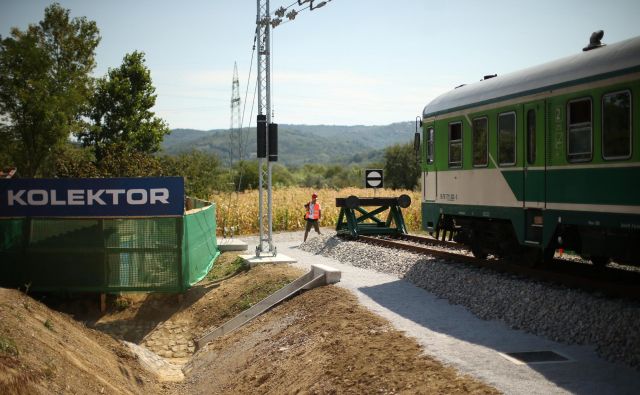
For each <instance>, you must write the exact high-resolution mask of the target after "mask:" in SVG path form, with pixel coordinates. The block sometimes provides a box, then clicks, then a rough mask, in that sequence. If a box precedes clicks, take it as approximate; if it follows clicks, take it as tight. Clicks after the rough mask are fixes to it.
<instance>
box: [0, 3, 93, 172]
mask: <svg viewBox="0 0 640 395" xmlns="http://www.w3.org/2000/svg"><path fill="white" fill-rule="evenodd" d="M99 42H100V36H99V32H98V27H97V26H96V23H95V22H93V21H88V20H87V19H86V18H84V17H82V18H73V19H70V18H69V10H67V9H64V8H62V7H61V6H60V5H59V4H57V3H55V4H53V5H51V6H49V7H47V8H46V9H45V12H44V20H43V21H41V22H40V23H39V24H38V25H34V24H32V25H29V27H28V28H27V30H26V31H21V30H19V29H17V28H13V29H11V36H10V37H6V38H4V39H3V38H2V37H0V117H1V118H2V119H0V124H2V125H0V138H1V139H2V140H3V142H6V144H7V145H10V146H11V153H10V155H11V158H12V160H13V162H14V163H15V164H16V165H17V166H18V171H19V173H20V174H21V175H22V176H23V177H35V176H38V175H42V174H47V173H48V172H49V169H47V168H44V164H45V163H46V162H47V161H48V160H50V159H51V153H52V152H54V151H55V149H56V148H57V147H58V146H59V145H60V144H64V143H65V142H66V140H67V139H68V136H69V135H70V134H71V133H73V132H76V131H77V130H79V129H80V127H81V125H82V120H81V118H80V116H81V114H82V113H83V111H84V110H85V108H86V104H87V101H88V98H89V97H90V95H91V90H92V79H91V77H90V75H89V73H90V72H91V71H92V70H93V68H94V67H95V49H96V47H97V46H98V43H99Z"/></svg>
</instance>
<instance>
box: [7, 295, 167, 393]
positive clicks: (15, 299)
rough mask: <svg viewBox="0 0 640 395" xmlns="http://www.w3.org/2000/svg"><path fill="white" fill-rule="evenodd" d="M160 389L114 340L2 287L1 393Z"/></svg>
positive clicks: (151, 377)
mask: <svg viewBox="0 0 640 395" xmlns="http://www.w3.org/2000/svg"><path fill="white" fill-rule="evenodd" d="M160 391H161V387H160V386H159V385H158V383H157V382H156V380H155V378H154V377H153V376H152V375H151V374H149V373H147V372H146V371H144V370H143V369H142V368H141V367H140V365H139V363H138V362H137V360H136V358H135V357H134V356H133V354H131V353H130V352H129V350H128V349H127V348H126V347H125V346H123V345H122V344H121V343H120V342H118V341H117V340H114V339H113V338H112V337H110V336H108V335H105V334H103V333H100V332H97V331H94V330H91V329H88V328H86V327H84V326H83V325H82V324H80V323H78V322H76V321H74V320H73V319H71V318H70V317H68V316H66V315H64V314H60V313H58V312H55V311H52V310H50V309H49V308H47V307H46V306H45V305H43V304H41V303H39V302H37V301H35V300H33V299H32V298H30V297H28V296H25V295H24V294H22V293H21V292H18V291H15V290H9V289H3V288H0V393H2V394H62V393H64V394H74V393H77V394H152V393H159V392H160Z"/></svg>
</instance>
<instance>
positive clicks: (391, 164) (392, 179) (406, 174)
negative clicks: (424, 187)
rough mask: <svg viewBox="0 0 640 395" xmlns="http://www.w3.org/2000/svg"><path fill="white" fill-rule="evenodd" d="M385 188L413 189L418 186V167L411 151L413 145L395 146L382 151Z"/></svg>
mask: <svg viewBox="0 0 640 395" xmlns="http://www.w3.org/2000/svg"><path fill="white" fill-rule="evenodd" d="M384 172H385V173H384V182H385V187H388V188H392V189H414V188H415V187H416V186H417V185H418V177H419V176H420V166H419V164H418V162H417V160H416V155H415V152H414V151H413V143H408V144H396V145H392V146H391V147H388V148H387V149H386V150H385V151H384Z"/></svg>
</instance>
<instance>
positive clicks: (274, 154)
mask: <svg viewBox="0 0 640 395" xmlns="http://www.w3.org/2000/svg"><path fill="white" fill-rule="evenodd" d="M276 161H278V124H277V123H270V124H269V162H276Z"/></svg>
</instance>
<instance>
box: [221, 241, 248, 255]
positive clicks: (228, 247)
mask: <svg viewBox="0 0 640 395" xmlns="http://www.w3.org/2000/svg"><path fill="white" fill-rule="evenodd" d="M217 242H218V249H219V250H220V252H227V251H246V250H247V249H248V248H249V245H248V244H247V243H246V242H244V241H242V240H240V239H224V238H221V239H217Z"/></svg>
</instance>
